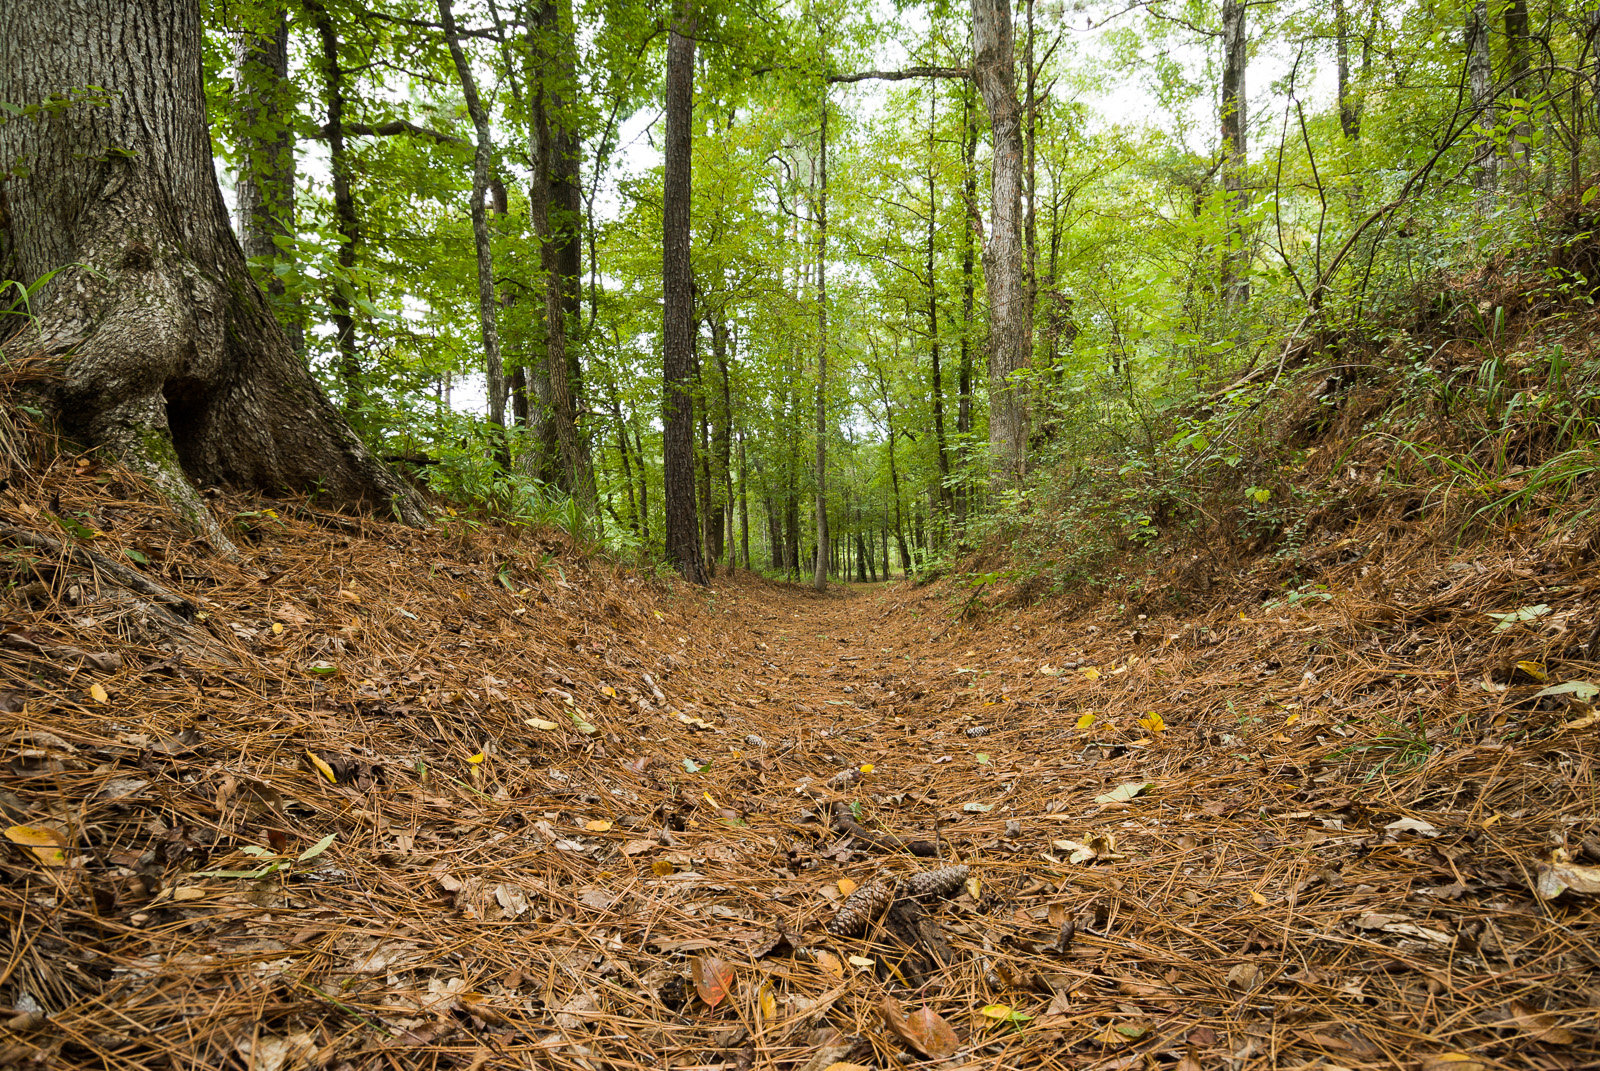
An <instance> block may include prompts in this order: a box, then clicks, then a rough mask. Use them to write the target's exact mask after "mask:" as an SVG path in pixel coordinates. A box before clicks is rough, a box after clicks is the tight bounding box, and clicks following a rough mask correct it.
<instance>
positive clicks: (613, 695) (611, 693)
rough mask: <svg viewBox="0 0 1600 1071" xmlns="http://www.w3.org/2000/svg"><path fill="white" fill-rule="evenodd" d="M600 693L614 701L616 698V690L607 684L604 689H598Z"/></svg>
mask: <svg viewBox="0 0 1600 1071" xmlns="http://www.w3.org/2000/svg"><path fill="white" fill-rule="evenodd" d="M600 691H601V692H603V693H604V694H606V695H609V696H610V697H611V698H612V699H615V698H616V697H617V690H616V689H615V688H613V687H611V686H610V685H609V684H608V685H606V686H605V687H604V688H602V689H600Z"/></svg>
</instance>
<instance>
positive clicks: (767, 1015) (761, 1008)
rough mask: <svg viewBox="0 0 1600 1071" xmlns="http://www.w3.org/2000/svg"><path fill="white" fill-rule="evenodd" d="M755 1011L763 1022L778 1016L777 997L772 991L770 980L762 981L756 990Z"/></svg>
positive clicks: (770, 1020) (768, 1021)
mask: <svg viewBox="0 0 1600 1071" xmlns="http://www.w3.org/2000/svg"><path fill="white" fill-rule="evenodd" d="M756 1011H757V1013H758V1014H759V1015H760V1016H761V1021H762V1022H764V1023H770V1022H772V1020H774V1019H776V1018H777V1017H778V997H777V994H775V993H774V992H773V991H772V983H771V982H762V983H761V987H760V988H759V989H757V990H756Z"/></svg>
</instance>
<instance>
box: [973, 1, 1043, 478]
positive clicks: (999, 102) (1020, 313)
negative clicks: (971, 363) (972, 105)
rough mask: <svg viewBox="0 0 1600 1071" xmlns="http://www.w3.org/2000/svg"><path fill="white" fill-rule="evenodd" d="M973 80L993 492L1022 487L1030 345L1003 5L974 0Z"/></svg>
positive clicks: (1016, 126)
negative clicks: (986, 192) (980, 132)
mask: <svg viewBox="0 0 1600 1071" xmlns="http://www.w3.org/2000/svg"><path fill="white" fill-rule="evenodd" d="M972 43H973V52H974V55H973V65H972V71H973V77H974V79H975V80H976V81H977V83H978V90H979V91H980V92H981V93H982V94H983V103H984V107H985V108H986V109H987V110H988V112H989V125H990V128H991V130H992V134H993V138H994V164H993V170H992V187H993V188H992V190H991V194H990V206H989V234H988V240H987V241H986V242H985V243H984V247H983V275H984V280H985V282H986V283H987V284H988V290H989V451H990V458H989V464H990V479H991V482H992V483H993V484H994V485H995V487H996V488H1015V487H1019V486H1021V483H1022V478H1023V476H1024V475H1025V474H1026V471H1027V461H1028V457H1027V451H1028V387H1027V384H1026V382H1025V381H1024V380H1023V378H1022V377H1021V376H1019V375H1018V373H1020V372H1024V371H1025V370H1026V368H1027V366H1028V358H1029V356H1030V353H1029V351H1030V349H1031V346H1030V344H1029V336H1030V325H1029V323H1028V299H1027V294H1026V293H1025V292H1024V290H1023V281H1022V260H1023V249H1022V163H1023V161H1022V114H1021V113H1022V108H1021V106H1020V105H1019V104H1018V102H1017V84H1016V70H1015V63H1016V57H1015V55H1014V52H1015V39H1014V35H1013V32H1012V27H1011V4H1010V2H1009V0H972Z"/></svg>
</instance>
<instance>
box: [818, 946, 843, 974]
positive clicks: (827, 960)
mask: <svg viewBox="0 0 1600 1071" xmlns="http://www.w3.org/2000/svg"><path fill="white" fill-rule="evenodd" d="M813 955H815V956H816V960H817V965H818V966H819V967H821V968H822V969H823V970H825V971H827V972H828V973H829V974H831V975H833V976H834V977H835V978H837V979H838V980H839V981H841V982H842V981H844V964H843V963H840V962H839V957H838V956H836V955H834V954H833V953H832V952H824V951H822V950H821V949H818V950H817V951H816V952H815V953H813Z"/></svg>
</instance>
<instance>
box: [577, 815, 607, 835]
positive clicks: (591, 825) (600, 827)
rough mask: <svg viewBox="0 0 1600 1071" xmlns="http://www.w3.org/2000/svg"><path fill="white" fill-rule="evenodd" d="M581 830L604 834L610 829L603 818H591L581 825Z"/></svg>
mask: <svg viewBox="0 0 1600 1071" xmlns="http://www.w3.org/2000/svg"><path fill="white" fill-rule="evenodd" d="M583 828H584V829H587V830H588V831H589V832H590V833H604V832H606V831H607V830H609V829H610V828H611V823H610V822H607V821H606V820H605V819H603V818H593V819H590V820H589V821H587V822H585V823H583Z"/></svg>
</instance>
